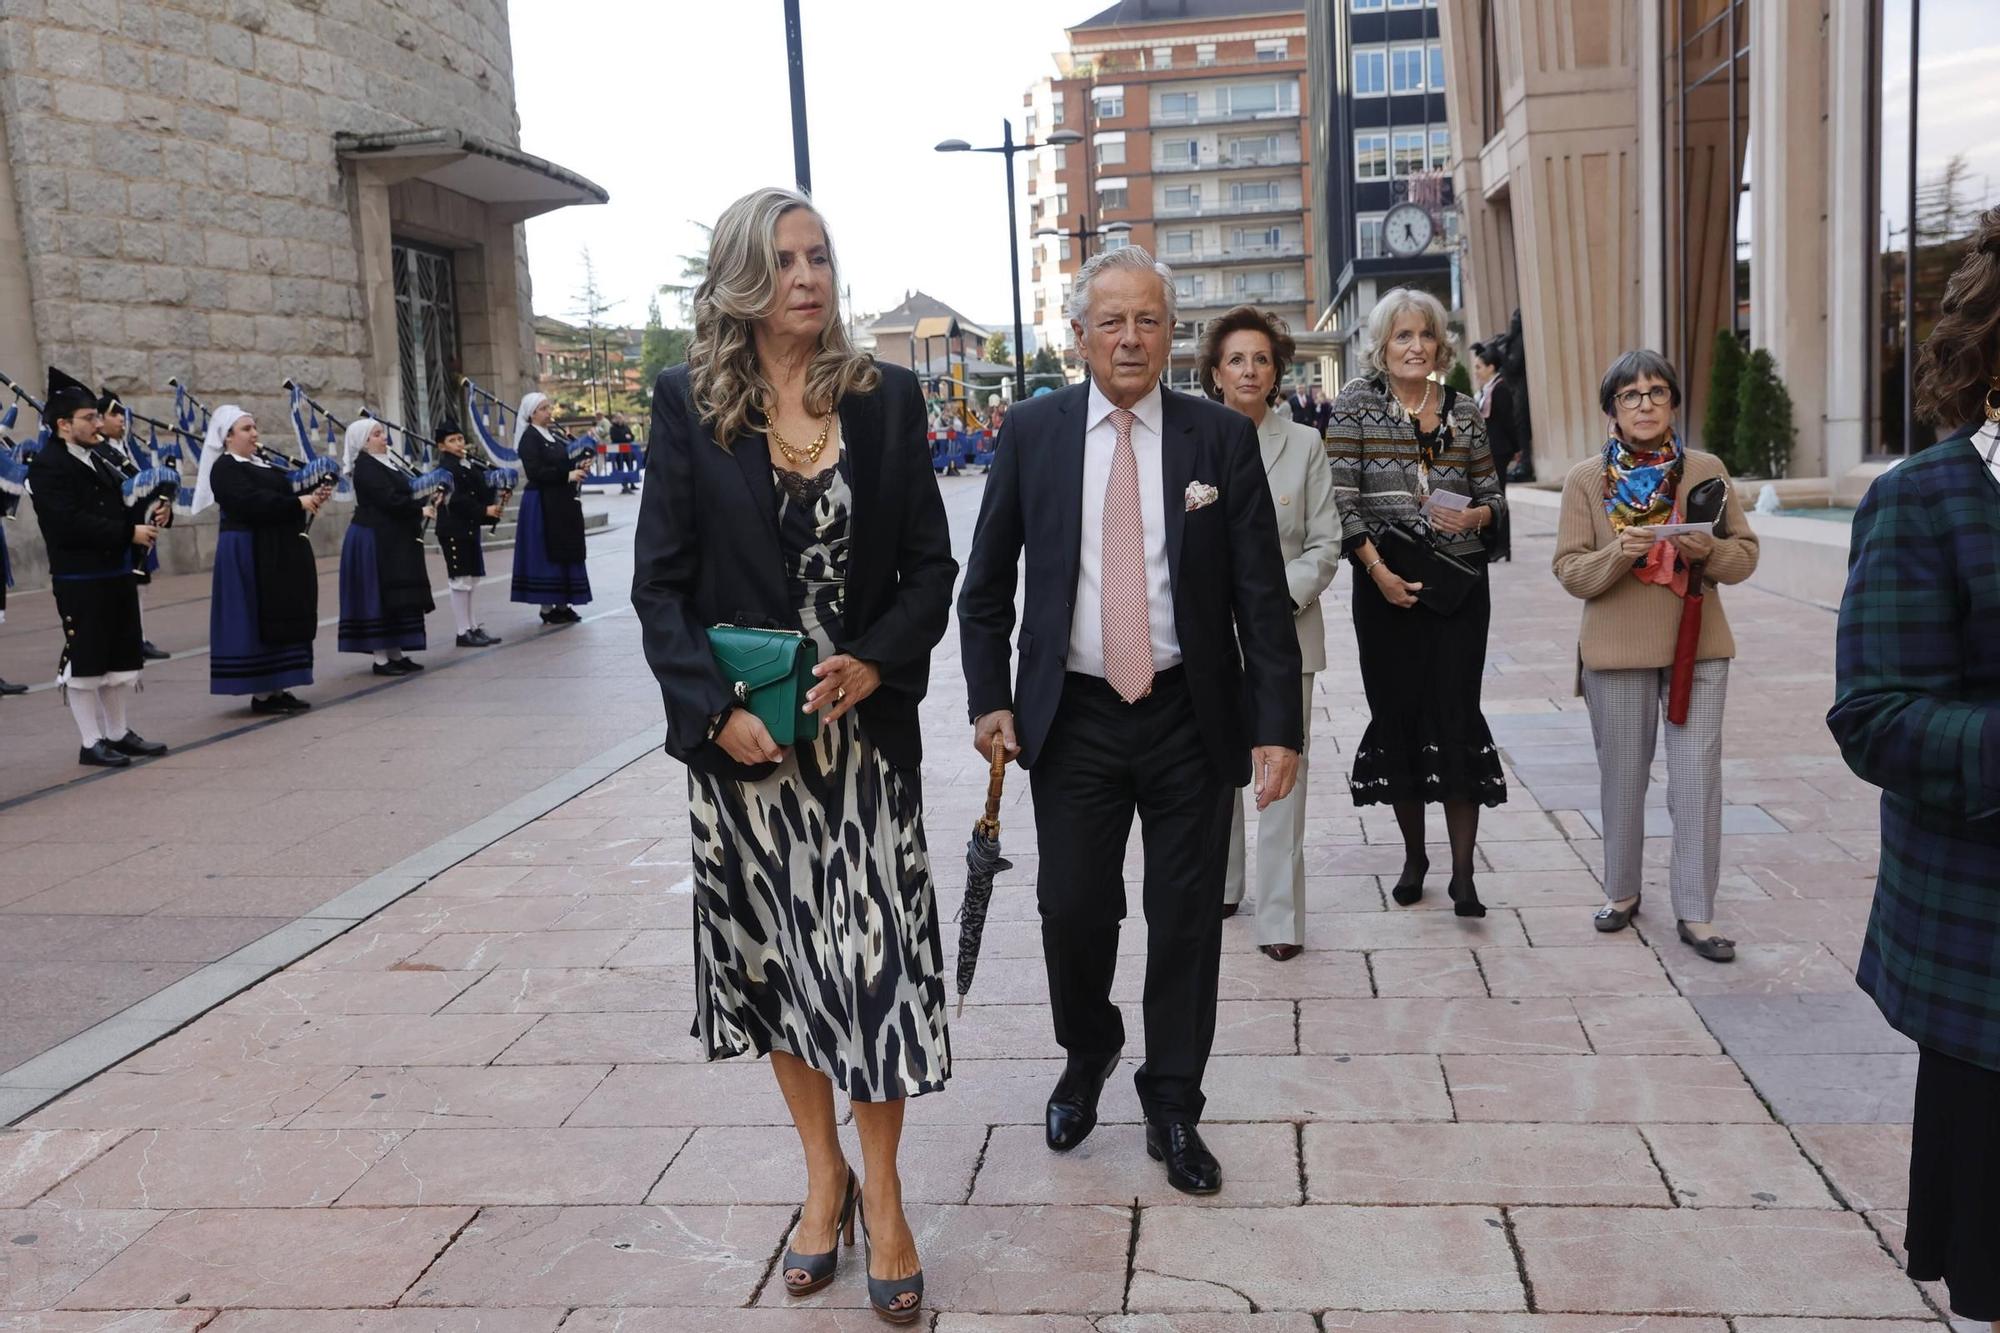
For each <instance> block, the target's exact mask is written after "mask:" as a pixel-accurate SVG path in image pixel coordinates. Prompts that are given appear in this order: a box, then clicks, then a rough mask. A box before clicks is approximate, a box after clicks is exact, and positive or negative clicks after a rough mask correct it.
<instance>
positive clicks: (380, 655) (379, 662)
mask: <svg viewBox="0 0 2000 1333" xmlns="http://www.w3.org/2000/svg"><path fill="white" fill-rule="evenodd" d="M375 665H376V666H388V665H389V654H387V653H385V652H382V651H380V650H377V651H376V653H375Z"/></svg>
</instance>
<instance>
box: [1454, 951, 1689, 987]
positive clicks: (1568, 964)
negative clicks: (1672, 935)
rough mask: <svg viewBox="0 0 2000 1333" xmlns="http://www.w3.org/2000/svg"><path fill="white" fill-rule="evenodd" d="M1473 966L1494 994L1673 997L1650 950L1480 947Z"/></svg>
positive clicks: (1670, 984) (1664, 975)
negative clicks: (1477, 961)
mask: <svg viewBox="0 0 2000 1333" xmlns="http://www.w3.org/2000/svg"><path fill="white" fill-rule="evenodd" d="M1479 966H1480V969H1481V970H1482V971H1484V972H1485V974H1486V984H1487V986H1488V987H1489V988H1490V989H1491V990H1492V992H1493V994H1495V995H1509V996H1524V995H1564V996H1568V995H1672V994H1673V993H1674V987H1673V983H1672V982H1671V981H1669V980H1668V979H1667V974H1666V973H1665V972H1664V971H1663V970H1661V967H1660V962H1659V959H1657V958H1655V957H1654V956H1653V954H1652V952H1651V951H1650V950H1646V949H1626V948H1621V947H1619V946H1618V945H1616V944H1602V945H1600V944H1594V943H1593V944H1587V945H1545V946H1542V947H1540V948H1534V949H1481V950H1479ZM1711 966H1713V965H1712V964H1711Z"/></svg>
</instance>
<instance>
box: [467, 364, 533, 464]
mask: <svg viewBox="0 0 2000 1333" xmlns="http://www.w3.org/2000/svg"><path fill="white" fill-rule="evenodd" d="M464 387H465V414H466V416H467V417H469V418H470V419H471V421H472V429H473V430H475V431H477V432H478V434H479V446H480V447H481V448H482V449H484V450H485V451H486V456H487V457H488V458H490V459H492V460H493V461H494V462H495V463H499V464H502V465H504V466H507V467H514V466H516V465H518V464H519V463H520V461H521V455H520V454H518V453H516V452H514V450H513V448H512V447H511V446H509V445H507V444H505V443H504V442H502V441H501V439H500V438H499V437H500V436H502V435H506V434H508V433H509V432H508V430H507V425H508V421H509V419H510V418H511V417H512V416H513V415H514V410H513V409H512V408H510V407H508V406H507V404H505V403H503V402H501V401H500V400H499V399H498V398H495V397H494V396H493V395H492V394H490V393H488V392H486V390H484V389H482V388H480V387H479V386H478V385H477V384H474V383H473V382H472V380H471V379H470V378H468V379H467V380H466V381H465V386H464Z"/></svg>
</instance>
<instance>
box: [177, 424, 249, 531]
mask: <svg viewBox="0 0 2000 1333" xmlns="http://www.w3.org/2000/svg"><path fill="white" fill-rule="evenodd" d="M249 415H250V414H249V413H248V412H245V411H244V410H243V409H242V408H240V407H238V406H236V404H234V403H224V404H223V405H222V406H221V407H218V408H216V409H215V411H214V412H213V413H211V414H210V416H209V418H208V434H207V435H206V436H204V437H203V438H202V442H201V471H200V473H199V474H198V475H197V476H196V477H195V483H194V501H193V503H192V504H191V506H190V507H189V509H188V512H189V513H191V514H199V513H200V512H201V511H202V510H204V509H206V508H208V507H209V506H210V505H212V504H214V503H215V488H214V487H213V486H212V485H210V483H209V474H210V473H211V472H213V471H215V463H216V460H217V459H219V458H221V457H222V454H223V447H222V442H223V441H224V440H226V439H228V438H229V432H230V431H231V430H232V429H234V427H235V425H236V423H237V422H239V421H241V420H242V419H243V418H244V417H247V416H249Z"/></svg>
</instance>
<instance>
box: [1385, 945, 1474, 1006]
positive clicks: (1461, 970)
mask: <svg viewBox="0 0 2000 1333" xmlns="http://www.w3.org/2000/svg"><path fill="white" fill-rule="evenodd" d="M1368 965H1369V967H1370V968H1371V969H1372V970H1373V971H1374V974H1375V991H1376V993H1377V994H1379V995H1381V996H1382V997H1383V998H1384V999H1454V998H1457V997H1459V996H1470V997H1473V998H1478V997H1480V996H1483V995H1485V994H1486V981H1485V978H1483V977H1481V976H1480V975H1479V964H1478V963H1477V962H1475V961H1474V960H1473V956H1472V950H1470V949H1384V950H1382V951H1381V952H1379V953H1372V954H1370V955H1368Z"/></svg>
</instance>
